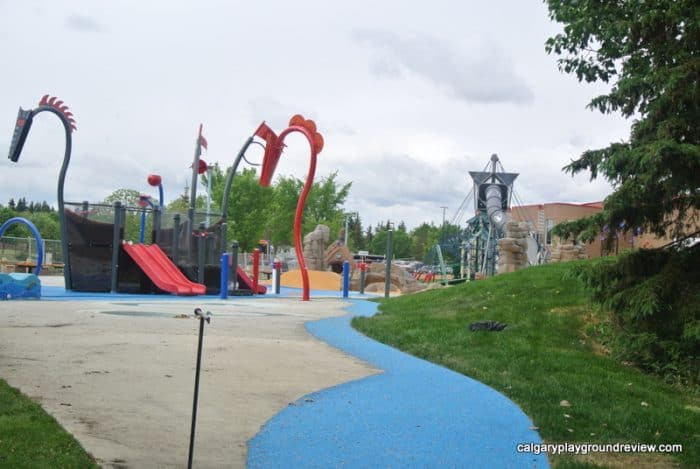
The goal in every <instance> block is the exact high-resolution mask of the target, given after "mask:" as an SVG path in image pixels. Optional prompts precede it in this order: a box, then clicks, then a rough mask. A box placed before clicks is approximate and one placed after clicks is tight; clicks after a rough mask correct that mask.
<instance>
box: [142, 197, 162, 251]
mask: <svg viewBox="0 0 700 469" xmlns="http://www.w3.org/2000/svg"><path fill="white" fill-rule="evenodd" d="M158 187H159V188H160V200H161V202H160V208H161V209H162V208H163V185H162V184H159V185H158ZM143 200H144V202H146V203H147V204H148V205H150V206H151V208H153V202H151V198H150V197H148V196H147V197H145V198H144V199H143ZM145 231H146V207H144V208H143V209H141V227H140V230H139V243H141V244H143V241H144V238H145Z"/></svg>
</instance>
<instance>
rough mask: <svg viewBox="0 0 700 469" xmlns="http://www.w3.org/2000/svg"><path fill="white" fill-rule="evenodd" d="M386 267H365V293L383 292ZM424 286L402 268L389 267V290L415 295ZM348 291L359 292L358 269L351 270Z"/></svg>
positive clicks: (376, 265) (378, 264) (375, 264)
mask: <svg viewBox="0 0 700 469" xmlns="http://www.w3.org/2000/svg"><path fill="white" fill-rule="evenodd" d="M385 272H386V266H385V265H384V264H380V263H372V264H369V265H368V266H367V272H366V273H365V291H367V292H384V278H385ZM425 288H426V286H425V284H423V283H421V282H419V281H418V280H416V279H415V278H413V277H412V276H411V274H409V273H408V271H406V269H404V268H402V267H398V266H396V265H392V266H391V290H392V291H398V292H400V293H404V294H405V293H415V292H417V291H421V290H424V289H425ZM350 290H353V291H359V290H360V269H353V271H352V276H351V277H350Z"/></svg>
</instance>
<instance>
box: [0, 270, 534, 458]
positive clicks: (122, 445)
mask: <svg viewBox="0 0 700 469" xmlns="http://www.w3.org/2000/svg"><path fill="white" fill-rule="evenodd" d="M52 280H53V279H52ZM42 282H44V280H43V279H42ZM44 283H45V287H44V300H42V301H4V302H0V378H3V379H5V380H6V381H8V383H9V384H10V385H11V386H14V387H17V388H19V389H21V390H22V391H23V392H24V393H25V394H27V395H29V396H30V397H32V398H33V399H35V400H36V401H37V402H39V403H40V404H41V405H42V407H44V409H46V410H47V411H48V412H49V413H50V414H52V415H53V416H54V417H55V418H56V419H57V420H58V421H59V423H61V425H63V426H64V427H65V428H66V429H67V430H68V431H70V432H71V433H73V434H74V435H75V436H76V438H77V439H78V440H79V441H80V442H81V444H82V445H83V446H84V447H85V448H86V450H87V451H88V452H90V453H91V454H93V455H94V456H95V457H96V458H97V460H98V462H99V463H100V464H101V465H103V466H104V467H112V468H131V467H133V468H136V467H138V468H141V467H146V468H148V467H185V465H186V462H187V450H188V442H189V425H190V417H191V410H192V408H191V405H192V393H193V383H194V364H195V358H196V347H197V329H198V326H199V322H198V321H196V320H194V319H192V311H193V310H194V308H195V307H201V308H203V309H205V310H210V311H212V313H213V314H214V318H213V321H212V323H211V324H210V325H207V326H206V330H205V340H204V353H203V360H202V363H203V370H202V377H201V384H200V405H199V414H198V422H197V439H196V451H195V458H194V460H195V467H201V468H209V467H211V468H218V467H227V468H228V467H245V466H246V460H247V465H248V467H252V468H258V467H259V468H275V467H279V468H283V467H284V468H288V467H323V468H330V467H517V468H519V467H547V460H546V458H545V457H544V456H533V455H529V454H518V453H517V452H516V451H515V447H516V445H517V444H518V443H528V442H540V441H541V440H540V438H539V436H538V434H537V433H536V432H535V431H534V430H532V423H531V422H530V420H529V419H528V418H527V417H526V416H525V415H524V414H523V413H522V411H521V410H520V409H519V408H518V407H517V406H516V405H515V404H513V403H512V402H511V401H509V400H508V399H506V398H505V397H504V396H503V395H501V394H499V393H497V392H496V391H494V390H493V389H491V388H489V387H487V386H485V385H483V384H481V383H478V382H476V381H474V380H471V379H469V378H467V377H465V376H463V375H460V374H457V373H454V372H452V371H450V370H447V369H445V368H442V367H439V366H436V365H433V364H431V363H428V362H425V361H423V360H419V359H416V358H414V357H411V356H409V355H406V354H403V353H401V352H399V351H397V350H395V349H393V348H391V347H387V346H384V345H382V344H379V343H377V342H375V341H372V340H370V339H368V338H366V337H365V336H363V335H361V334H359V333H357V332H356V331H354V330H353V329H352V328H351V326H350V320H351V316H352V315H356V314H361V315H371V314H374V313H375V311H376V304H375V303H370V302H366V301H354V300H353V301H352V302H348V301H343V300H341V299H339V298H337V297H338V296H339V294H340V293H339V292H312V300H313V301H311V302H302V301H300V300H299V298H298V295H299V294H300V293H299V292H298V291H295V290H289V289H284V290H283V293H284V296H286V297H279V296H274V295H266V297H234V298H231V299H229V300H226V301H223V300H219V299H218V298H215V297H195V298H188V299H183V298H181V297H174V296H160V295H158V296H154V295H104V294H78V295H75V294H66V293H65V292H64V291H63V290H62V288H61V287H60V286H58V284H56V285H54V286H51V285H52V284H54V283H56V282H52V281H48V282H44ZM47 283H48V284H49V285H46V284H47ZM290 296H291V297H290ZM321 296H326V298H320V297H321ZM76 300H77V301H76ZM347 308H349V310H350V313H351V314H347V313H348V311H347ZM322 318H325V319H322ZM329 344H330V345H329ZM338 349H340V350H338ZM341 350H342V351H341ZM343 383H345V384H343Z"/></svg>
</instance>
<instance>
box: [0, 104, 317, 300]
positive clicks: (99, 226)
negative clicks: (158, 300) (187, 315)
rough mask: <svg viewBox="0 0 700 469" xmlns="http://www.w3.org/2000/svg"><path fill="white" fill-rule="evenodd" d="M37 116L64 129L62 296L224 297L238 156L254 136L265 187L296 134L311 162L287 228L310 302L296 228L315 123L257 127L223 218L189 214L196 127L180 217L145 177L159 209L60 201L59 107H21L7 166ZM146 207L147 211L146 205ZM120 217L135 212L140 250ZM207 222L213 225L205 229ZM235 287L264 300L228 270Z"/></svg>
mask: <svg viewBox="0 0 700 469" xmlns="http://www.w3.org/2000/svg"><path fill="white" fill-rule="evenodd" d="M41 112H51V113H53V114H55V115H56V116H58V117H59V119H60V120H61V122H62V123H63V126H64V129H65V136H66V140H65V142H66V143H65V150H64V158H63V164H62V166H61V171H60V173H59V178H58V189H57V190H58V197H57V200H58V212H59V223H60V229H61V239H62V251H63V259H64V270H63V273H64V281H65V289H66V290H67V291H78V292H111V293H161V292H166V293H174V294H177V295H201V294H205V293H207V294H221V295H224V296H225V295H226V294H227V293H228V291H227V290H228V287H227V286H225V285H228V282H226V283H225V284H224V286H223V287H222V283H224V282H222V275H228V272H225V273H224V272H223V270H228V267H227V266H224V267H223V268H222V263H221V260H222V258H223V257H222V254H224V253H226V247H227V245H228V243H227V225H226V222H227V208H228V198H229V194H230V190H231V186H232V184H233V180H234V176H235V172H236V170H237V168H238V165H239V164H240V162H241V160H242V159H244V158H245V156H244V155H245V152H246V150H247V149H248V148H249V146H250V145H251V144H252V143H253V142H254V138H255V137H258V138H260V139H262V140H263V141H264V142H265V145H264V147H265V154H264V157H263V163H262V172H261V175H260V184H261V185H263V186H268V185H269V184H270V183H271V181H272V177H273V176H274V172H275V169H276V167H277V163H278V161H279V159H280V157H281V155H282V150H283V148H284V146H285V145H284V139H285V137H286V136H287V135H289V134H291V133H294V132H297V133H301V134H302V135H304V136H305V137H306V139H307V140H308V142H309V146H310V163H309V169H308V174H307V179H306V182H305V185H304V188H303V190H302V194H301V196H300V198H299V202H298V204H297V209H296V213H295V221H294V236H295V249H296V253H297V259H298V262H299V268H300V270H301V273H302V279H303V291H302V298H303V300H309V298H310V286H309V280H308V273H307V269H306V265H305V262H304V258H303V255H302V248H301V221H302V219H303V214H304V205H305V202H306V197H307V196H308V193H309V191H310V190H311V186H312V184H313V178H314V174H315V170H316V157H317V154H318V153H319V152H320V151H321V150H322V149H323V137H322V136H321V134H320V133H318V132H317V131H316V124H315V123H314V122H313V121H312V120H307V119H305V118H304V117H303V116H301V115H295V116H293V117H292V118H291V119H290V122H289V127H288V128H286V129H285V130H283V131H282V132H281V133H280V135H279V136H278V135H277V134H276V133H275V132H274V131H273V130H272V129H270V128H269V127H268V126H267V125H266V124H265V122H263V123H261V124H260V126H259V127H258V129H257V130H256V131H255V132H254V134H253V135H252V136H251V137H249V138H248V139H247V140H246V142H245V143H244V145H243V147H242V148H241V150H240V151H239V153H238V155H237V156H236V159H235V161H234V164H233V167H232V170H231V171H230V173H229V175H228V178H227V181H226V187H225V190H224V195H223V201H222V204H221V206H222V213H221V214H211V213H199V212H196V211H195V201H196V197H197V179H198V176H199V174H201V173H202V172H204V171H206V167H207V165H206V163H204V161H203V160H201V159H200V156H201V153H202V147H205V148H206V145H207V142H206V140H205V139H204V137H203V136H202V125H200V126H199V132H198V136H197V142H196V146H195V152H194V159H193V162H192V186H191V194H190V206H189V208H188V210H187V213H186V214H179V213H174V214H172V213H166V212H165V211H164V209H163V187H162V183H161V181H160V177H159V176H157V175H150V176H149V184H151V185H153V186H158V188H159V192H160V204H159V205H158V206H154V205H153V204H152V203H149V201H148V200H147V199H143V200H142V202H143V204H142V206H141V207H125V206H122V205H121V203H120V202H115V203H114V205H113V206H111V207H110V206H105V205H102V204H90V203H89V202H81V203H73V202H65V201H64V195H63V194H64V183H65V178H66V173H67V170H68V166H69V163H70V157H71V150H72V134H73V132H74V131H75V130H77V127H76V125H75V119H74V118H73V114H72V113H71V112H70V111H69V109H68V107H67V106H66V105H64V103H63V101H61V100H58V99H57V98H55V97H49V96H48V95H46V96H44V97H43V98H42V99H41V100H40V102H39V106H38V107H37V108H35V109H30V110H24V109H22V108H20V110H19V112H18V116H17V121H16V125H15V130H14V134H13V138H12V142H11V146H10V152H9V159H10V160H11V161H13V162H17V161H18V160H19V158H20V155H21V152H22V149H23V146H24V143H25V141H26V138H27V135H28V134H29V130H30V128H31V125H32V121H33V119H34V117H35V116H36V115H37V114H39V113H41ZM148 205H150V206H148ZM127 211H133V212H140V213H141V230H140V239H139V241H140V242H139V243H137V244H133V243H129V242H126V241H125V240H124V220H125V214H126V212H127ZM147 215H148V216H150V218H151V232H150V234H149V241H150V245H148V246H147V245H145V244H144V243H143V242H144V241H145V226H146V216H147ZM212 215H214V216H215V217H216V218H218V220H217V221H216V222H214V223H211V222H210V220H211V217H212ZM233 270H234V271H235V274H234V275H236V277H237V282H233V285H234V290H235V289H236V285H237V284H238V285H242V286H244V287H245V289H246V290H249V291H252V292H253V293H255V294H263V293H265V291H266V288H265V286H263V285H260V284H259V283H258V279H257V278H253V279H251V278H249V277H248V276H247V274H246V273H245V272H244V271H243V270H242V269H241V268H240V266H234V269H233Z"/></svg>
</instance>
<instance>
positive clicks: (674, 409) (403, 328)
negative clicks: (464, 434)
mask: <svg viewBox="0 0 700 469" xmlns="http://www.w3.org/2000/svg"><path fill="white" fill-rule="evenodd" d="M570 266H571V264H552V265H547V266H542V267H533V268H529V269H524V270H521V271H518V272H515V273H513V274H507V275H499V276H496V277H494V278H491V279H488V280H484V281H478V282H471V283H466V284H462V285H456V286H454V287H450V288H447V289H439V290H431V291H427V292H423V293H418V294H414V295H407V296H401V297H397V298H392V299H388V300H382V301H381V306H380V311H381V313H380V314H377V315H376V316H375V317H373V318H355V319H354V320H353V326H354V327H355V328H357V329H358V330H360V331H361V332H363V333H364V334H366V335H368V336H370V337H372V338H374V339H376V340H378V341H380V342H383V343H386V344H389V345H392V346H394V347H396V348H398V349H401V350H403V351H405V352H407V353H410V354H412V355H415V356H417V357H421V358H424V359H427V360H429V361H432V362H434V363H438V364H441V365H444V366H446V367H448V368H451V369H453V370H455V371H458V372H460V373H463V374H465V375H468V376H471V377H473V378H475V379H477V380H479V381H481V382H483V383H486V384H488V385H489V386H492V387H493V388H495V389H497V390H498V391H500V392H502V393H503V394H505V395H506V396H508V397H509V398H510V399H512V400H513V401H514V402H516V403H517V404H518V405H519V406H520V407H521V408H522V409H523V410H524V411H525V413H526V414H527V415H528V416H530V417H531V418H532V420H533V421H534V422H535V425H536V426H537V427H538V428H539V433H540V435H541V436H542V438H543V439H544V440H545V442H547V443H562V442H587V443H618V442H629V443H649V444H666V443H680V444H682V445H683V452H682V453H680V454H674V455H663V456H662V455H658V454H657V455H650V454H635V455H629V454H616V453H597V454H589V455H588V456H586V457H576V458H574V457H571V456H556V457H550V462H551V463H552V464H553V465H554V466H556V467H599V466H602V467H631V466H636V467H638V468H642V467H678V466H679V465H680V466H683V467H698V464H699V463H700V398H699V396H698V394H697V391H696V390H692V389H687V388H686V389H679V388H675V387H671V386H669V385H667V384H665V383H663V382H662V381H661V380H659V379H657V378H655V377H653V376H649V375H645V374H643V373H641V372H640V371H638V370H637V369H635V368H634V367H633V366H629V365H627V366H625V365H623V364H620V363H617V362H615V361H614V360H612V359H611V358H609V357H608V356H607V354H606V351H605V349H604V348H603V347H601V346H600V345H599V344H598V343H596V341H595V337H591V331H593V330H596V327H595V325H596V324H597V323H598V322H599V321H601V320H604V317H605V315H604V314H603V313H602V312H600V311H596V310H595V309H594V308H593V306H592V305H591V304H590V302H589V301H588V299H587V297H586V295H585V293H584V291H583V289H582V287H581V285H579V283H578V281H577V280H575V279H573V278H566V277H565V276H564V274H565V273H566V272H567V271H568V269H569V268H570ZM482 320H495V321H500V322H503V323H506V324H508V326H507V327H506V329H504V330H503V331H502V332H487V331H479V332H471V331H470V330H469V325H470V324H471V323H473V322H477V321H482ZM562 401H568V403H570V404H571V406H570V407H563V406H561V403H562Z"/></svg>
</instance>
